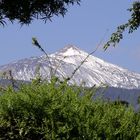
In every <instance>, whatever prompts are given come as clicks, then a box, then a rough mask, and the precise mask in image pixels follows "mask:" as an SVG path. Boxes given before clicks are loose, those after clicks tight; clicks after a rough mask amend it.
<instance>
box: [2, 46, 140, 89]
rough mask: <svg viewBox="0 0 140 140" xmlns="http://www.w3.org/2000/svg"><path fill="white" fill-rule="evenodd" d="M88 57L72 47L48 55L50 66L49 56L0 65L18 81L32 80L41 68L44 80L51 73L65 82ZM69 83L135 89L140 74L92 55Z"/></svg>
mask: <svg viewBox="0 0 140 140" xmlns="http://www.w3.org/2000/svg"><path fill="white" fill-rule="evenodd" d="M87 55H88V53H86V52H84V51H82V50H80V49H79V48H77V47H75V46H72V45H69V46H67V47H65V48H63V49H62V50H60V51H58V52H56V53H54V54H51V55H49V58H50V59H49V61H50V62H51V66H50V63H49V62H48V59H47V58H46V56H41V57H32V58H28V59H27V58H26V59H23V60H19V61H16V62H13V63H9V64H7V65H4V66H0V71H1V72H3V71H8V70H11V71H12V75H13V77H14V78H15V79H17V80H26V81H29V80H31V79H33V78H34V77H35V76H36V75H37V68H38V67H39V72H40V75H41V76H42V78H50V74H52V73H53V74H54V73H55V75H56V76H58V77H59V78H60V79H63V78H64V77H65V78H67V77H70V76H71V75H72V73H73V71H74V70H75V69H76V68H77V66H79V65H80V64H81V62H82V61H83V60H84V59H85V58H86V57H87ZM70 83H72V84H73V83H76V84H77V85H81V84H84V85H85V86H87V87H91V86H93V85H101V84H107V85H109V86H112V87H118V88H127V89H135V88H140V74H138V73H134V72H130V71H128V70H127V69H123V68H121V67H118V66H116V65H113V64H110V63H107V62H105V61H103V60H101V59H99V58H97V57H94V56H89V57H88V59H87V60H86V61H85V63H84V64H83V65H82V66H81V67H80V69H79V70H78V71H77V72H76V73H75V75H74V76H73V78H72V79H71V81H70Z"/></svg>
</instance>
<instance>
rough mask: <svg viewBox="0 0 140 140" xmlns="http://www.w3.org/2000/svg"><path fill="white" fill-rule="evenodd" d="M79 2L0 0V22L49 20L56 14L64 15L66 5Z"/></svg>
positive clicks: (75, 0)
mask: <svg viewBox="0 0 140 140" xmlns="http://www.w3.org/2000/svg"><path fill="white" fill-rule="evenodd" d="M75 3H77V4H79V3H80V0H14V1H11V0H0V23H1V24H2V25H4V24H5V23H6V19H9V20H10V21H11V22H13V21H14V20H17V21H18V22H19V23H21V24H30V23H31V21H32V20H33V19H42V20H44V21H45V22H46V20H48V19H49V20H51V18H52V17H53V16H54V15H56V16H58V15H62V16H64V15H65V14H66V12H67V8H68V5H70V4H71V5H73V4H75Z"/></svg>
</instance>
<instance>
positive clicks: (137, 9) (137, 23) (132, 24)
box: [104, 1, 140, 50]
mask: <svg viewBox="0 0 140 140" xmlns="http://www.w3.org/2000/svg"><path fill="white" fill-rule="evenodd" d="M128 11H129V12H131V18H130V19H129V20H128V22H126V23H125V24H122V25H120V26H118V27H117V31H116V32H114V33H112V35H111V37H110V39H109V41H108V42H107V43H106V44H105V45H104V49H105V50H106V49H107V48H108V47H109V46H111V45H112V46H114V47H115V46H116V44H118V43H119V42H120V41H121V39H123V34H124V32H125V31H126V30H128V33H133V32H134V31H135V30H137V29H138V28H139V27H140V1H135V2H133V4H132V7H131V8H129V9H128Z"/></svg>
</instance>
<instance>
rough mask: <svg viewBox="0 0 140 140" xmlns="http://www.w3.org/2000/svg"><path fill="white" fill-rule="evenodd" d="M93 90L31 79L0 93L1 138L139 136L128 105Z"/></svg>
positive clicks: (124, 139) (120, 139) (118, 139)
mask: <svg viewBox="0 0 140 140" xmlns="http://www.w3.org/2000/svg"><path fill="white" fill-rule="evenodd" d="M94 92H95V91H94V90H88V91H87V90H85V89H82V88H78V87H76V86H68V85H67V84H66V83H59V84H58V83H57V84H56V80H52V81H51V82H50V83H48V82H45V83H37V82H34V83H31V84H27V85H23V86H21V88H20V89H19V90H18V91H14V90H13V89H12V88H10V87H9V88H7V90H6V91H3V93H2V95H1V96H0V139H1V140H9V139H13V140H97V139H98V140H105V139H107V140H112V139H113V140H128V139H140V115H139V114H136V113H135V112H134V111H133V109H132V108H127V107H126V106H123V105H121V104H113V103H107V102H103V101H101V100H94V101H93V96H94Z"/></svg>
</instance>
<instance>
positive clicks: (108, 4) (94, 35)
mask: <svg viewBox="0 0 140 140" xmlns="http://www.w3.org/2000/svg"><path fill="white" fill-rule="evenodd" d="M132 2H133V0H129V1H128V0H123V1H122V0H82V1H81V6H78V5H75V6H70V7H69V8H68V13H67V14H66V15H65V17H64V18H63V17H61V16H60V17H54V18H53V19H52V22H50V21H48V22H47V23H46V24H44V22H43V21H40V20H35V21H34V22H33V23H32V24H30V25H29V26H23V27H21V26H20V25H19V24H17V23H14V24H11V23H10V22H9V23H8V24H7V25H6V26H5V27H4V28H3V27H2V26H1V27H0V42H1V43H0V44H1V45H0V65H3V64H7V63H9V62H12V61H15V60H18V59H22V58H27V57H31V56H40V55H42V53H41V52H40V51H39V50H38V49H37V48H35V47H33V45H32V43H31V38H32V37H37V38H38V40H39V42H40V44H41V45H42V46H43V47H44V49H45V50H46V51H47V52H48V53H53V52H55V51H58V50H59V49H61V48H63V47H64V46H66V45H68V44H73V45H76V46H77V47H79V48H81V49H83V50H85V51H87V52H91V51H93V50H94V49H95V47H96V46H97V44H98V43H99V42H100V40H101V39H102V37H103V35H104V34H105V32H106V31H107V30H108V32H107V34H106V37H105V38H104V41H103V43H102V45H103V44H104V43H105V42H106V41H107V39H109V37H110V35H111V33H112V32H114V31H115V29H116V27H117V26H118V25H120V24H123V23H125V22H126V21H127V20H128V18H129V17H130V13H129V12H128V11H127V9H128V8H130V7H131V4H132ZM94 55H95V56H97V57H99V58H102V59H104V60H106V61H108V62H111V63H114V64H117V65H119V66H121V67H124V68H127V69H129V70H131V71H136V72H139V73H140V29H138V30H137V31H136V32H134V33H133V34H131V35H127V34H125V36H124V39H123V40H122V41H121V42H120V43H119V44H118V45H117V46H116V48H109V49H108V50H107V51H106V52H104V51H103V49H102V46H101V47H100V48H99V49H98V51H97V52H96V53H95V54H94Z"/></svg>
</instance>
